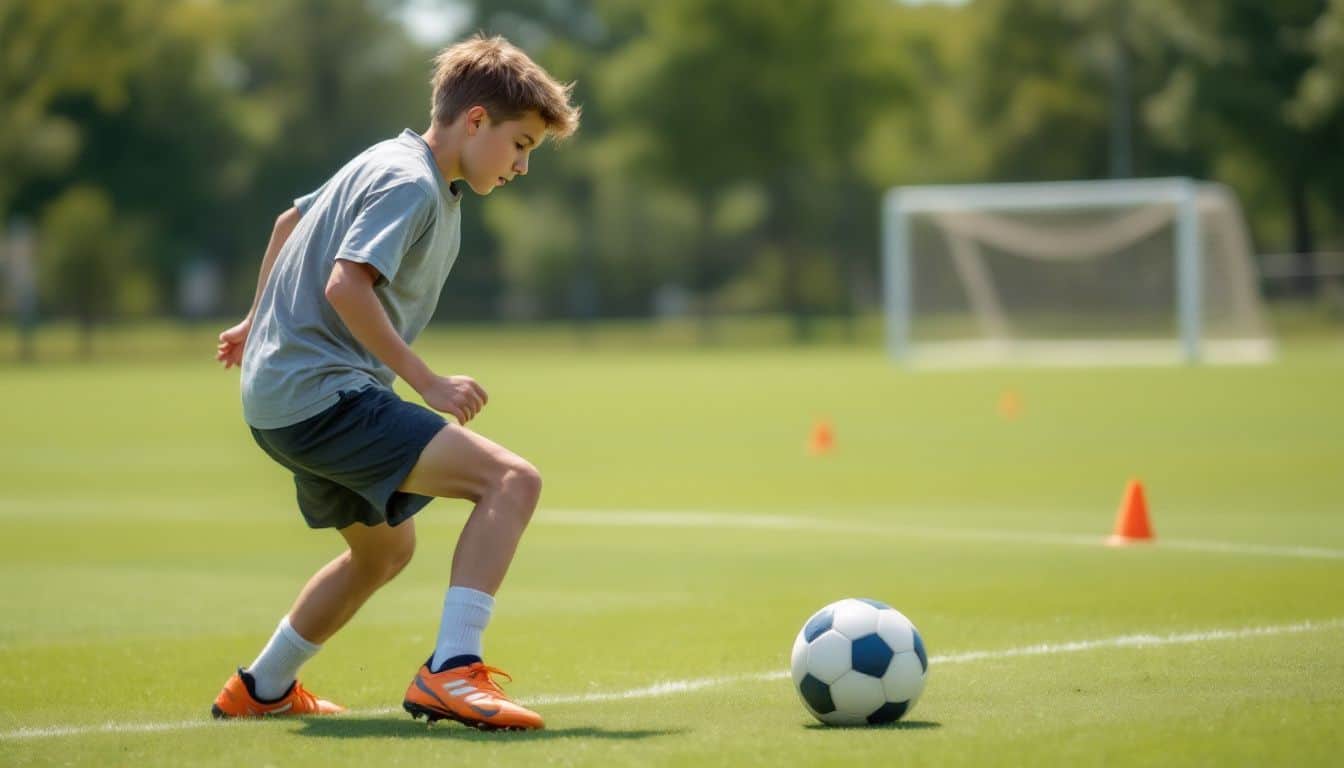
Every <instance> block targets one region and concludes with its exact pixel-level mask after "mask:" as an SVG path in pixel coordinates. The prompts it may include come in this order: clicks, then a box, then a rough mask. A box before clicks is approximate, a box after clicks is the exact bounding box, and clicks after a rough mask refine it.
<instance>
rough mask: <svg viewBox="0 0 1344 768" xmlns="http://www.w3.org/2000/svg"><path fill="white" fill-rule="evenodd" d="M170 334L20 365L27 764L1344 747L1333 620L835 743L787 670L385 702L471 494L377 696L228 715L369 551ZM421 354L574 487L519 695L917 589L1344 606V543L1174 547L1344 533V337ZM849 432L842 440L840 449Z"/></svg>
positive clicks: (953, 646) (594, 681)
mask: <svg viewBox="0 0 1344 768" xmlns="http://www.w3.org/2000/svg"><path fill="white" fill-rule="evenodd" d="M147 338H148V340H144V341H141V342H140V343H137V342H135V340H134V339H131V340H127V338H125V337H124V336H123V337H121V338H119V339H113V340H112V341H111V342H110V343H109V344H107V345H106V346H105V347H104V348H103V349H104V351H103V352H101V353H100V355H99V357H98V359H97V360H95V361H94V362H93V363H90V364H87V365H81V364H75V363H71V362H53V363H48V364H43V365H38V366H32V367H25V366H19V365H13V364H7V365H5V366H4V367H2V368H0V387H2V388H3V392H4V394H5V395H6V407H5V409H4V410H3V412H0V450H2V451H3V453H0V584H3V585H4V588H3V589H0V615H3V616H4V617H5V620H4V621H3V622H0V668H3V669H4V670H5V673H4V674H3V675H0V764H3V765H54V764H80V765H82V764H120V765H166V766H175V765H182V764H199V765H262V764H277V765H278V764H312V765H319V764H320V765H398V764H406V765H427V764H431V761H432V764H439V763H441V762H442V761H444V760H451V761H453V763H454V764H462V765H467V764H479V765H511V764H523V765H536V764H543V763H545V764H560V765H564V764H575V765H578V764H584V765H620V764H628V765H685V764H696V765H700V766H713V765H732V766H737V765H780V764H798V763H807V764H827V763H833V764H849V765H860V764H898V763H911V764H927V765H982V764H987V763H1009V764H1039V763H1048V764H1069V765H1074V764H1097V763H1106V764H1145V765H1146V764H1255V765H1260V764H1292V765H1302V764H1320V765H1325V764H1330V763H1333V762H1334V761H1335V760H1336V759H1337V756H1338V754H1339V753H1340V751H1341V749H1344V736H1341V735H1340V731H1339V729H1338V728H1337V727H1336V725H1335V724H1337V723H1339V722H1344V626H1341V625H1340V624H1339V623H1334V624H1327V625H1326V626H1324V627H1318V628H1315V629H1311V630H1308V631H1301V632H1295V633H1289V634H1273V635H1264V636H1254V637H1236V638H1226V639H1210V640H1207V641H1201V642H1188V643H1182V644H1171V645H1162V646H1155V647H1147V648H1115V647H1109V648H1108V647H1102V648H1096V649H1093V650H1085V651H1081V652H1074V653H1059V654H1046V655H1036V656H1019V657H1007V658H1004V657H997V658H996V657H990V658H983V659H979V660H970V661H964V662H960V663H946V664H943V665H939V664H938V663H937V662H936V661H935V663H934V665H933V667H932V669H931V677H930V681H929V685H928V688H927V690H926V692H925V694H924V697H923V698H922V699H921V700H920V702H919V704H918V706H917V707H916V708H915V709H914V711H913V712H912V714H911V715H910V717H909V721H908V722H907V723H904V724H903V725H901V726H898V727H894V728H885V729H876V730H868V729H843V730H834V729H825V728H821V727H817V726H815V725H814V724H813V723H812V722H811V721H810V718H809V716H808V715H807V714H806V713H805V712H804V711H803V709H802V707H801V706H800V705H799V703H798V701H797V699H796V696H795V694H794V693H793V691H792V688H791V686H790V684H789V682H788V681H787V680H779V679H774V680H749V681H745V682H738V683H733V684H725V685H718V686H709V687H705V688H702V689H700V690H697V691H692V692H685V693H675V694H670V695H663V696H655V697H646V698H637V699H629V700H624V701H605V702H596V703H592V702H590V703H557V704H550V705H547V706H543V707H540V709H541V711H542V713H543V714H544V715H545V716H546V717H547V719H548V725H549V729H548V730H547V731H544V732H542V733H538V734H522V735H518V734H514V735H498V734H497V735H483V734H478V733H475V732H472V731H469V730H467V729H464V728H461V727H458V726H456V725H449V724H440V725H439V726H436V727H435V728H434V729H432V730H429V729H426V728H425V726H424V725H423V723H414V722H412V721H411V720H410V719H409V717H407V716H405V715H404V714H403V713H400V712H394V711H391V710H392V709H393V708H396V707H398V705H399V703H400V700H401V694H402V691H403V690H404V688H405V685H406V683H407V682H408V680H409V677H410V675H411V674H412V672H413V670H414V668H415V666H416V665H417V664H418V663H419V662H420V661H422V660H423V658H424V656H425V655H426V654H427V653H428V652H429V650H430V644H431V643H432V641H433V635H434V632H435V630H436V626H437V620H438V609H439V605H440V602H441V600H442V592H443V589H444V587H445V581H446V578H447V571H448V561H449V558H450V556H451V552H452V547H453V543H454V540H455V535H456V531H457V529H458V527H459V526H460V525H461V522H462V521H463V519H464V515H465V514H466V512H467V511H468V508H467V506H466V505H465V504H463V503H461V502H453V501H439V502H436V503H435V504H434V505H432V506H431V507H429V508H428V509H427V510H426V511H425V512H424V513H422V514H421V516H420V517H419V518H417V520H418V523H417V525H418V529H419V532H420V546H419V551H418V553H417V556H416V560H415V561H414V562H413V563H412V564H411V566H410V567H409V568H408V569H407V571H406V572H405V573H404V574H403V575H402V576H401V577H400V578H399V579H398V580H397V581H396V582H394V583H393V584H392V585H390V586H389V587H387V588H386V589H385V590H383V591H382V592H381V593H380V594H378V595H377V596H376V597H375V598H374V599H373V600H372V601H371V603H370V604H369V605H368V606H367V607H366V608H365V609H364V611H363V612H362V613H361V614H360V615H359V616H358V617H357V618H356V619H355V620H354V622H352V624H351V625H350V626H349V627H348V628H347V629H346V630H344V631H343V632H342V633H341V634H340V635H338V636H337V637H336V638H335V639H333V640H332V641H331V642H330V643H329V644H328V646H327V648H326V649H325V650H324V651H323V652H322V653H321V654H320V655H319V656H318V657H317V658H316V659H315V660H314V661H313V662H312V663H311V664H310V665H309V666H308V667H307V668H306V669H305V672H304V678H305V681H306V682H307V683H308V684H309V685H310V686H311V687H312V688H314V689H315V690H317V691H318V692H319V693H322V694H324V695H327V696H330V697H332V698H335V699H337V700H339V701H341V702H342V703H344V704H346V705H348V706H350V707H352V708H354V709H355V710H356V712H355V713H353V714H352V715H350V716H346V717H342V718H334V719H323V720H308V721H289V722H267V723H246V724H226V725H220V724H215V723H210V722H207V721H208V708H209V703H210V701H211V699H212V698H213V697H214V695H215V693H216V692H217V690H218V687H219V685H220V684H221V683H222V682H223V680H224V678H225V677H226V676H227V675H228V674H229V672H230V671H231V670H232V667H233V666H235V665H238V664H241V663H246V662H247V661H249V660H250V659H251V658H252V656H253V655H255V653H256V651H257V649H258V648H259V646H260V644H261V643H263V642H264V641H265V639H266V638H267V637H268V636H269V634H270V632H271V630H272V629H273V627H274V624H275V622H276V621H277V620H278V619H279V617H280V616H281V615H282V614H283V613H284V611H285V610H286V608H287V607H288V605H289V603H290V601H291V600H292V598H293V595H294V593H295V592H296V590H297V589H298V587H299V586H300V585H301V584H302V582H303V581H304V580H305V579H306V578H307V576H308V575H309V574H310V573H311V572H312V571H313V570H314V569H315V568H317V567H318V566H319V565H320V564H321V563H323V562H325V561H326V560H327V559H329V558H330V557H331V556H333V555H334V554H335V553H336V552H337V551H338V547H339V545H338V542H339V539H338V537H336V536H335V535H333V534H331V533H328V532H318V533H314V532H311V531H308V530H307V529H306V528H305V527H304V526H303V524H302V521H301V519H300V517H299V515H298V513H297V511H296V510H294V508H293V503H292V494H293V492H292V486H291V485H290V482H289V480H288V477H287V476H286V475H285V474H284V472H283V471H282V470H280V469H279V467H277V466H275V465H273V464H272V463H270V461H269V460H268V459H267V458H266V457H265V456H264V455H263V454H262V453H261V452H260V451H259V450H257V449H256V448H255V446H254V445H253V444H252V442H251V439H250V437H249V436H248V434H247V432H246V430H245V429H244V427H243V425H242V423H241V421H240V418H239V408H238V403H237V390H236V375H235V374H234V373H233V372H229V373H225V372H223V371H220V370H216V369H213V368H212V367H211V365H210V363H209V348H210V343H209V336H208V334H202V333H200V332H198V331H172V332H168V333H167V334H166V335H165V334H163V333H160V335H159V336H158V337H155V336H154V334H149V335H148V337H147ZM164 339H167V342H166V343H164ZM613 339H615V341H613ZM165 349H166V350H167V351H164V350H165ZM187 349H199V350H201V354H200V356H199V358H189V357H186V356H184V355H183V353H182V352H183V350H187ZM421 349H422V351H423V352H424V353H425V355H426V357H427V358H428V359H429V360H430V361H431V362H432V364H434V365H435V366H437V367H439V368H441V369H442V370H444V371H451V372H465V373H470V374H472V375H474V376H476V377H477V378H478V379H479V380H480V381H481V382H482V383H483V384H484V386H485V387H486V388H487V389H488V390H489V391H490V395H491V405H490V406H489V407H488V408H487V409H486V410H485V412H484V413H483V414H482V416H481V417H480V419H479V420H478V421H477V422H476V423H475V427H476V428H477V429H478V430H479V431H481V432H483V433H484V434H487V435H489V436H491V437H492V438H494V439H496V440H498V441H500V442H502V443H503V444H505V445H507V446H510V447H511V448H513V449H514V450H516V451H518V452H519V453H521V454H523V455H524V456H527V457H529V458H530V459H532V460H533V461H534V463H536V464H537V465H538V466H539V467H540V468H541V469H542V472H543V474H544V476H545V478H546V480H545V482H546V490H545V492H544V494H543V502H542V507H543V508H542V510H541V512H539V514H538V517H537V519H536V522H535V523H534V525H533V527H532V529H531V530H530V531H529V532H528V535H527V537H526V538H525V540H524V544H523V547H522V549H521V551H520V553H519V556H518V559H517V561H516V562H515V564H514V567H513V570H512V572H511V573H510V576H509V579H508V580H507V582H506V583H505V586H504V589H503V590H502V591H501V592H500V594H499V603H498V609H497V611H496V615H495V619H494V621H493V623H492V625H491V628H490V631H489V632H488V634H487V638H486V640H487V651H488V656H489V660H490V661H491V663H494V664H497V665H499V666H502V667H504V668H506V669H508V670H509V671H510V672H511V673H512V674H513V675H514V676H515V678H516V679H517V682H516V683H514V684H512V685H511V686H510V688H509V690H510V691H512V692H513V693H515V694H516V695H517V696H518V697H519V698H520V699H524V700H526V699H528V698H529V697H533V698H535V697H549V696H572V695H576V694H583V693H589V692H591V693H610V692H619V691H624V690H631V689H638V688H643V687H646V686H649V685H652V684H655V683H658V682H663V681H675V680H689V679H698V678H716V677H725V676H750V675H757V674H761V673H769V672H772V671H777V670H782V669H784V668H785V666H786V664H787V654H788V650H789V646H790V644H791V642H792V639H793V634H794V633H795V632H796V631H797V629H798V627H799V626H800V625H801V623H802V622H803V620H804V619H806V618H807V616H808V615H809V614H810V613H811V612H812V611H813V610H815V609H816V608H818V607H820V606H821V605H822V604H824V603H826V602H829V601H831V600H834V599H837V598H839V597H844V596H851V595H864V596H871V597H875V598H878V599H882V600H885V601H887V602H890V603H892V604H894V605H896V606H897V607H899V608H900V609H901V610H902V611H904V612H905V613H906V614H907V615H909V616H910V617H911V618H912V619H914V621H915V622H916V623H917V624H918V625H919V627H920V630H921V632H922V633H923V634H924V636H925V639H926V642H927V645H928V648H929V652H930V653H931V654H932V655H933V656H935V657H939V656H948V655H953V654H958V653H963V652H970V651H995V650H1002V649H1010V648H1018V647H1023V646H1030V645H1035V644H1041V643H1064V642H1069V641H1079V640H1100V639H1105V638H1111V637H1116V636H1120V635H1129V634H1136V633H1150V634H1159V635H1165V634H1169V633H1190V632H1202V631H1206V630H1215V629H1239V628H1255V627H1276V626H1281V625H1290V624H1298V623H1300V622H1304V621H1317V622H1331V621H1334V620H1337V619H1341V618H1344V590H1341V589H1340V585H1341V584H1344V559H1342V558H1340V557H1333V558H1332V557H1295V556H1290V555H1289V554H1287V553H1281V554H1274V553H1262V554H1254V553H1250V552H1245V551H1226V552H1217V551H1208V550H1202V549H1188V548H1182V547H1180V546H1178V545H1181V544H1183V543H1188V542H1195V541H1214V542H1227V543H1232V544H1247V545H1263V546H1267V547H1285V548H1291V547H1303V546H1306V547H1315V548H1318V549H1324V550H1331V551H1334V552H1335V553H1336V554H1338V553H1339V552H1341V551H1344V509H1342V508H1341V499H1344V471H1342V470H1341V467H1344V440H1342V439H1341V435H1344V399H1341V398H1340V396H1339V393H1340V391H1341V387H1342V386H1344V344H1341V343H1340V341H1339V340H1338V339H1336V338H1330V337H1325V338H1317V339H1315V340H1313V341H1312V342H1311V343H1303V344H1290V345H1288V346H1287V347H1286V348H1285V354H1284V356H1283V361H1282V362H1281V363H1279V364H1276V365H1273V366H1269V367H1261V368H1172V369H1117V370H1053V371H1047V370H1007V369H999V370H988V371H967V372H941V373H934V372H924V373H918V374H911V373H906V372H903V371H901V370H899V369H896V368H893V367H892V366H890V365H889V364H888V363H887V362H886V361H885V360H884V359H883V358H882V357H881V356H880V354H878V353H877V352H876V351H874V350H872V349H870V348H867V347H863V346H857V345H843V344H826V345H816V346H812V347H805V348H792V347H787V346H782V345H779V344H776V343H773V342H770V343H760V344H751V345H740V344H726V345H724V346H721V347H718V348H714V349H711V350H708V351H696V350H694V349H691V348H688V347H686V346H685V345H682V344H680V343H677V344H663V345H649V344H646V343H643V342H642V341H641V340H640V337H639V336H638V334H634V335H631V334H628V333H625V332H618V333H616V334H614V335H613V336H609V337H602V338H600V339H599V341H598V342H597V343H594V342H593V341H592V340H591V339H590V340H589V341H588V342H586V343H585V342H576V341H575V339H574V338H573V337H572V335H570V334H569V333H568V332H565V331H561V332H527V333H505V332H497V331H484V330H475V331H470V332H436V333H435V334H433V335H431V336H430V337H429V338H427V339H425V340H424V343H423V344H422V345H421ZM146 350H149V351H146ZM155 350H157V351H155ZM1005 390H1011V391H1013V392H1015V393H1017V395H1018V396H1019V398H1020V400H1021V402H1022V403H1023V411H1022V414H1021V416H1020V417H1019V418H1017V419H1015V420H1005V419H1004V418H1002V417H1000V416H999V415H998V413H997V411H996V407H995V406H996V403H997V402H998V400H999V397H1000V396H1001V394H1002V393H1003V392H1004V391H1005ZM819 418H828V419H830V420H831V421H832V422H833V424H834V425H835V432H836V439H837V450H836V452H835V453H834V454H832V455H829V456H824V457H813V456H809V455H808V454H807V452H806V450H805V442H806V438H807V433H808V430H809V428H810V426H811V424H812V423H813V422H814V420H816V419H819ZM1130 477H1139V478H1142V479H1143V480H1144V481H1145V483H1146V486H1147V489H1148V493H1149V502H1150V505H1151V510H1152V515H1153V524H1154V527H1155V528H1156V531H1157V534H1158V542H1157V544H1156V545H1155V546H1151V547H1140V548H1131V549H1123V550H1116V549H1108V548H1105V547H1102V546H1100V545H1099V544H1098V545H1091V544H1088V543H1085V542H1081V541H1077V540H1073V539H1064V538H1061V535H1068V534H1072V535H1083V536H1095V538H1096V541H1097V542H1100V540H1101V538H1102V537H1103V536H1104V535H1105V534H1106V533H1108V532H1109V530H1110V526H1111V523H1112V519H1113V516H1114V513H1115V508H1116V505H1117V503H1118V502H1119V500H1120V496H1121V492H1122V490H1123V487H1124V484H1125V482H1126V481H1127V480H1128V479H1129V478H1130ZM632 511H648V512H653V513H659V512H662V513H666V514H665V515H664V516H663V517H654V518H652V519H653V520H655V521H657V520H662V521H664V522H667V523H680V524H678V525H670V524H669V525H663V526H651V525H644V524H637V523H639V522H640V521H641V520H648V519H649V518H646V517H641V516H638V515H630V514H620V513H629V512H632ZM606 513H617V514H614V515H610V516H608V517H601V515H602V514H606ZM686 513H704V514H706V515H709V516H710V517H709V518H708V519H710V520H717V521H720V522H721V523H722V524H720V525H712V526H711V525H703V524H699V521H700V520H701V519H702V518H699V517H696V516H695V515H689V514H686ZM759 516H788V517H791V518H802V519H805V520H808V521H816V522H817V523H818V525H816V526H814V527H807V526H799V527H778V528H771V527H761V526H759V525H757V523H759V522H760V520H759ZM604 520H606V521H608V522H607V523H606V524H603V523H602V521H604ZM104 723H113V724H116V726H118V727H122V726H125V727H128V728H132V729H131V730H127V729H126V728H122V729H121V730H116V731H112V732H100V731H97V730H92V729H94V728H96V727H97V726H98V725H100V724H104ZM135 726H143V727H147V728H156V727H161V729H160V730H152V731H149V732H145V731H143V730H134V729H133V728H134V727H135ZM67 727H68V728H71V729H74V730H73V732H70V733H66V734H65V735H40V736H29V737H24V738H18V737H17V736H16V734H17V733H18V732H19V731H20V730H21V729H38V730H41V729H60V728H67Z"/></svg>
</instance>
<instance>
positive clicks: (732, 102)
mask: <svg viewBox="0 0 1344 768" xmlns="http://www.w3.org/2000/svg"><path fill="white" fill-rule="evenodd" d="M868 12H881V9H880V8H879V5H878V4H867V3H834V2H828V1H827V0H806V1H805V2H794V3H788V4H762V3H754V2H747V1H746V0H739V1H737V2H718V1H717V0H686V1H685V2H677V3H666V4H662V5H659V6H657V7H655V8H654V9H653V10H652V11H650V16H649V30H648V35H647V36H646V37H643V38H640V39H637V40H635V41H633V42H632V43H631V44H630V45H629V46H627V47H626V48H625V49H623V50H622V51H621V52H619V53H618V54H617V55H616V58H615V60H614V61H613V62H612V63H611V68H610V71H609V72H610V74H609V77H610V81H609V83H608V89H607V96H608V98H610V99H612V100H613V101H614V103H615V104H616V105H617V107H618V109H619V110H620V119H621V120H622V121H624V122H625V123H626V125H628V126H629V127H630V128H632V129H634V130H637V131H640V132H642V133H644V134H645V135H647V136H648V139H649V140H648V141H647V142H645V144H644V147H643V149H644V150H645V151H644V152H643V153H642V157H640V158H639V164H640V166H642V167H646V168H647V169H648V170H649V172H650V174H651V175H652V176H653V177H654V178H655V179H657V180H658V181H660V182H661V183H663V184H667V185H670V186H672V187H674V188H677V189H680V190H683V191H684V192H685V193H686V194H687V195H689V196H690V197H691V198H692V199H693V200H695V201H696V204H697V205H698V207H699V216H698V219H699V221H700V224H699V226H698V240H699V242H698V243H697V244H696V245H697V247H696V248H695V249H694V252H695V256H694V258H693V264H694V268H693V273H692V275H693V277H692V285H693V287H694V288H695V289H696V290H697V291H698V292H700V293H701V294H702V295H707V294H709V293H710V292H712V291H714V290H715V289H716V288H718V287H720V286H722V285H723V284H724V282H725V281H726V280H727V279H728V278H729V277H730V276H731V275H733V274H734V273H735V272H738V271H740V270H741V269H743V268H744V267H745V265H746V261H745V260H744V259H743V258H742V257H741V255H740V254H735V253H729V252H725V251H724V250H719V249H716V248H715V247H714V246H715V238H714V234H713V230H712V227H711V222H712V221H713V220H714V212H715V210H716V209H717V207H718V206H719V205H720V204H721V202H722V197H723V195H724V194H725V192H727V191H730V190H734V189H735V188H736V187H737V186H738V185H742V184H752V185H758V186H759V189H760V190H761V192H762V193H763V195H764V197H765V199H766V201H767V202H768V205H767V207H766V212H765V216H764V220H763V222H762V227H761V229H760V231H759V235H758V237H759V240H760V243H761V247H760V248H759V249H758V251H757V255H758V257H769V256H770V255H771V254H774V255H777V257H778V258H779V259H780V261H781V264H782V285H781V286H780V289H781V293H782V298H783V304H784V307H785V309H787V310H788V312H789V313H790V315H791V316H792V317H793V319H794V331H795V335H796V337H798V338H806V337H807V336H808V335H809V333H810V316H811V314H812V313H813V311H814V309H813V307H814V305H815V304H816V301H817V297H815V296H811V295H809V286H810V285H812V284H815V277H813V278H811V279H809V275H811V274H813V273H815V272H817V271H818V270H817V269H816V268H813V267H812V266H811V265H813V264H815V265H817V266H818V267H820V270H819V271H820V272H821V273H829V274H835V271H836V270H835V269H834V263H833V261H832V260H830V259H828V258H827V256H828V254H829V252H830V249H829V247H828V243H827V242H826V235H827V234H828V233H829V232H828V227H827V224H826V222H827V221H828V218H829V217H832V216H834V215H835V213H836V211H837V209H838V207H839V206H840V205H842V204H844V203H845V202H848V200H847V199H846V196H845V195H844V194H843V193H844V190H845V189H846V184H847V183H849V182H851V181H852V180H853V179H854V178H855V175H854V174H853V170H854V168H853V166H852V165H851V160H852V155H853V148H854V146H855V145H856V144H857V143H858V141H859V140H860V139H861V138H862V137H863V136H864V135H865V133H866V131H867V129H868V127H869V125H870V124H871V122H872V120H873V117H874V116H875V115H876V114H877V111H878V109H879V105H882V104H884V103H885V102H886V101H887V100H889V99H891V98H892V97H893V96H894V94H895V93H897V92H898V89H899V85H900V84H899V83H898V82H895V81H894V80H893V78H892V77H891V76H890V73H889V72H888V71H886V70H884V69H882V68H881V67H879V66H877V62H878V61H879V59H878V57H877V56H876V54H875V51H876V50H877V48H878V47H879V45H880V41H879V40H878V39H877V38H876V37H875V36H873V35H872V34H871V26H870V24H869V23H868V18H869V17H868V16H867V13H868Z"/></svg>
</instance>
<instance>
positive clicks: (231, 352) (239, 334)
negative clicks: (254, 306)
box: [215, 317, 252, 368]
mask: <svg viewBox="0 0 1344 768" xmlns="http://www.w3.org/2000/svg"><path fill="white" fill-rule="evenodd" d="M251 330H252V318H250V317H247V318H244V319H243V321H242V322H241V323H239V324H237V325H235V326H233V327H232V328H230V329H228V330H226V331H224V332H223V333H221V334H219V346H218V347H216V351H215V359H216V360H218V361H220V362H221V363H223V364H224V367H225V368H232V367H233V366H235V365H242V364H243V344H245V343H246V342H247V334H248V333H249V332H251Z"/></svg>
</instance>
